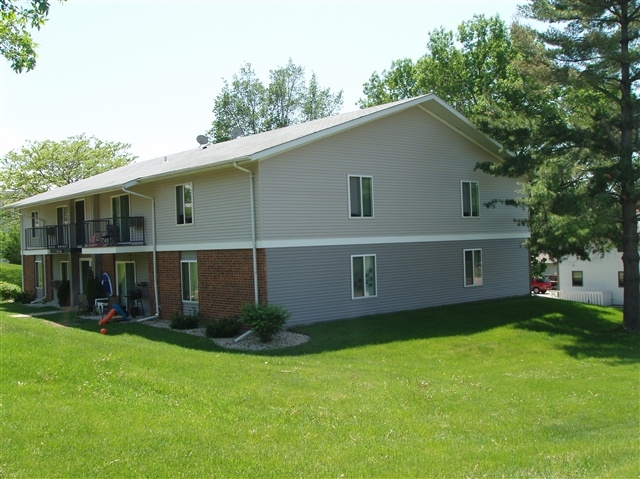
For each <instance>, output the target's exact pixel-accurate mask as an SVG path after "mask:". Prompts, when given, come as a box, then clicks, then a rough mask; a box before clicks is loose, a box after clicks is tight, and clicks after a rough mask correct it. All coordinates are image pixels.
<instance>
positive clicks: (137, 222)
mask: <svg viewBox="0 0 640 479" xmlns="http://www.w3.org/2000/svg"><path fill="white" fill-rule="evenodd" d="M144 244H146V242H145V236H144V217H142V216H130V217H127V218H108V219H99V220H87V221H85V222H84V223H81V224H73V225H51V226H42V227H38V228H27V229H25V247H26V249H28V250H29V249H50V250H63V251H64V250H73V249H77V248H99V247H104V246H124V245H127V246H129V245H144Z"/></svg>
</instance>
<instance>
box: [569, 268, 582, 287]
mask: <svg viewBox="0 0 640 479" xmlns="http://www.w3.org/2000/svg"><path fill="white" fill-rule="evenodd" d="M582 281H583V277H582V271H572V272H571V286H582Z"/></svg>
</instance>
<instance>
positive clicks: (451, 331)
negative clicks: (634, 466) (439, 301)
mask: <svg viewBox="0 0 640 479" xmlns="http://www.w3.org/2000/svg"><path fill="white" fill-rule="evenodd" d="M5 304H6V303H3V306H4V305H5ZM2 309H5V308H2ZM41 318H42V319H44V320H48V321H53V322H56V323H59V324H62V325H64V326H68V327H74V328H79V329H83V330H86V331H91V332H94V333H96V334H100V329H101V327H100V326H98V322H97V321H96V320H91V319H84V318H77V317H76V313H75V312H67V313H62V312H61V313H58V314H54V315H48V316H42V317H41ZM621 324H622V314H621V312H620V311H618V310H616V309H613V308H601V307H597V306H592V305H583V304H580V303H573V302H568V301H559V300H551V299H542V298H536V297H523V298H512V299H502V300H493V301H483V302H477V303H468V304H459V305H451V306H441V307H434V308H427V309H421V310H415V311H405V312H400V313H389V314H380V315H375V316H367V317H361V318H355V319H347V320H342V321H332V322H326V323H318V324H312V325H307V326H297V327H292V328H291V329H292V330H293V331H296V332H300V333H303V334H307V335H309V336H310V338H311V339H310V340H309V341H308V342H307V343H304V344H302V345H299V346H295V347H291V348H286V349H276V350H262V351H243V350H229V349H224V348H221V347H219V346H217V345H216V344H215V343H214V342H213V341H212V340H210V339H208V338H203V337H199V336H194V335H190V334H185V333H182V332H179V331H175V330H171V329H165V328H155V327H151V326H148V325H145V324H143V323H135V322H121V323H115V322H111V323H109V324H108V325H106V328H107V329H108V334H109V335H110V336H117V335H121V334H133V335H137V336H140V337H142V338H144V339H146V340H149V341H160V342H163V343H168V344H171V345H175V346H179V347H184V348H189V349H196V350H203V351H225V352H227V353H230V354H245V355H247V354H248V355H258V356H300V355H309V354H318V353H322V352H328V351H339V350H343V349H349V348H357V347H362V346H369V345H377V344H387V343H392V342H398V341H409V340H416V339H427V338H438V337H454V336H470V335H473V334H477V333H481V332H484V331H489V330H492V329H495V328H500V327H511V328H514V329H516V330H521V331H523V332H525V331H528V332H532V333H540V334H545V335H548V336H553V337H555V338H556V339H557V347H558V348H560V349H561V350H563V351H564V352H565V353H566V354H568V355H569V356H572V357H575V358H578V359H579V358H587V357H591V358H602V359H606V360H609V361H611V363H612V364H615V363H632V362H640V336H638V335H632V334H629V333H626V332H624V331H623V329H622V326H621Z"/></svg>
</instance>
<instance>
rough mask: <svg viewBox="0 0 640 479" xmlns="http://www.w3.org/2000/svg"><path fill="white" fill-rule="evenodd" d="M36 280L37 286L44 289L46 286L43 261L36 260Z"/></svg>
mask: <svg viewBox="0 0 640 479" xmlns="http://www.w3.org/2000/svg"><path fill="white" fill-rule="evenodd" d="M35 280H36V288H37V289H42V288H43V287H44V270H43V269H42V261H36V270H35Z"/></svg>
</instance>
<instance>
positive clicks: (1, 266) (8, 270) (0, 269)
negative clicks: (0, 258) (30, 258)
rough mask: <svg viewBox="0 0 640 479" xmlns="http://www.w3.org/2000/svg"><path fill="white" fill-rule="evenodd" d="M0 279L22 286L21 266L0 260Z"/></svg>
mask: <svg viewBox="0 0 640 479" xmlns="http://www.w3.org/2000/svg"><path fill="white" fill-rule="evenodd" d="M0 281H5V282H7V283H12V284H16V285H18V286H20V287H22V266H21V265H19V264H9V263H1V262H0Z"/></svg>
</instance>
